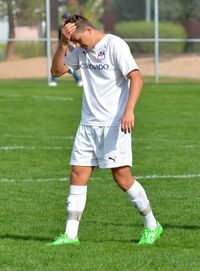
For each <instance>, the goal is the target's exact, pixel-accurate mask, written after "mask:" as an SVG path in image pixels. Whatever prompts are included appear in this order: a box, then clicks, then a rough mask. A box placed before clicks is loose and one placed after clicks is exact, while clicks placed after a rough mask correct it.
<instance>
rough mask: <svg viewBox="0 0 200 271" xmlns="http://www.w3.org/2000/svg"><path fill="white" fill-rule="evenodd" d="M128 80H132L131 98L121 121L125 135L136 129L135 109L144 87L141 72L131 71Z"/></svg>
mask: <svg viewBox="0 0 200 271" xmlns="http://www.w3.org/2000/svg"><path fill="white" fill-rule="evenodd" d="M128 78H129V79H130V89H129V97H128V101H127V104H126V107H125V111H124V114H123V116H122V120H121V129H122V131H123V132H124V133H126V132H129V133H130V132H131V130H132V129H133V127H134V109H135V106H136V103H137V100H138V98H139V96H140V92H141V89H142V85H143V80H142V77H141V74H140V72H139V70H133V71H131V72H130V73H129V74H128Z"/></svg>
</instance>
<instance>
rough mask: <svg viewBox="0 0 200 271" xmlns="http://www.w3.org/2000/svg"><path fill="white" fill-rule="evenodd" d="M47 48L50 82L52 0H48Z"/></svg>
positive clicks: (49, 79)
mask: <svg viewBox="0 0 200 271" xmlns="http://www.w3.org/2000/svg"><path fill="white" fill-rule="evenodd" d="M46 49H47V73H48V83H49V82H50V81H51V72H50V68H51V18H50V0H46Z"/></svg>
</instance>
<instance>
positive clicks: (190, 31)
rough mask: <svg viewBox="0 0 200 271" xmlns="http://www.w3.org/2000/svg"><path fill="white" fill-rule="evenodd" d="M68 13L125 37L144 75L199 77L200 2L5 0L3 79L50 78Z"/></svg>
mask: <svg viewBox="0 0 200 271" xmlns="http://www.w3.org/2000/svg"><path fill="white" fill-rule="evenodd" d="M65 12H68V13H71V14H74V13H76V14H80V15H83V16H85V17H87V18H88V19H89V20H91V21H92V23H93V25H94V26H95V27H96V28H97V29H100V30H103V31H105V32H109V33H113V34H116V35H119V36H120V37H122V38H123V39H125V40H126V41H127V42H128V44H129V46H130V48H131V50H132V52H133V54H134V57H135V59H136V61H137V62H138V64H139V66H140V69H141V72H142V74H143V75H144V76H155V79H156V80H158V77H159V76H162V77H163V76H166V77H171V76H173V77H183V78H186V77H188V78H197V79H198V78H200V70H199V69H198V66H199V65H200V54H199V53H200V1H199V0H177V1H174V0H127V1H124V0H67V1H64V0H29V1H27V0H0V78H25V77H26V78H28V77H30V78H31V77H47V75H48V71H49V66H50V62H51V56H52V54H53V53H54V52H55V49H56V47H57V43H58V29H59V28H60V26H61V25H62V18H61V17H62V14H63V13H65Z"/></svg>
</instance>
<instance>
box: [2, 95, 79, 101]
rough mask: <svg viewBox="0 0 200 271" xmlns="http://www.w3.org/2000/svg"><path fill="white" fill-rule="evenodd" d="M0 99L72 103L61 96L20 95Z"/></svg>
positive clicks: (72, 99) (4, 96)
mask: <svg viewBox="0 0 200 271" xmlns="http://www.w3.org/2000/svg"><path fill="white" fill-rule="evenodd" d="M0 97H3V98H4V100H5V99H6V98H10V99H14V100H15V99H20V98H31V99H35V100H36V99H37V100H50V101H70V102H72V101H74V98H72V97H62V96H37V95H34V96H22V95H0Z"/></svg>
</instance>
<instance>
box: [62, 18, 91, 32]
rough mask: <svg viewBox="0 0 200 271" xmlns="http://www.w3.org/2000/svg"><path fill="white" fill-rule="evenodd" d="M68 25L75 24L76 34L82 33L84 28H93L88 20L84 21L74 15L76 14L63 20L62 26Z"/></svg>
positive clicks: (84, 19)
mask: <svg viewBox="0 0 200 271" xmlns="http://www.w3.org/2000/svg"><path fill="white" fill-rule="evenodd" d="M68 23H75V25H76V31H77V32H82V31H84V30H85V28H86V27H92V28H94V27H93V25H92V23H91V22H90V21H89V20H88V19H86V18H85V17H83V16H81V15H76V14H75V15H71V16H69V17H68V18H67V19H66V20H65V23H64V24H68Z"/></svg>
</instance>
